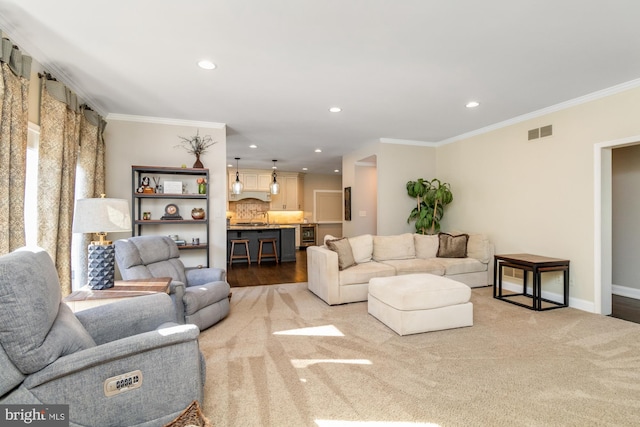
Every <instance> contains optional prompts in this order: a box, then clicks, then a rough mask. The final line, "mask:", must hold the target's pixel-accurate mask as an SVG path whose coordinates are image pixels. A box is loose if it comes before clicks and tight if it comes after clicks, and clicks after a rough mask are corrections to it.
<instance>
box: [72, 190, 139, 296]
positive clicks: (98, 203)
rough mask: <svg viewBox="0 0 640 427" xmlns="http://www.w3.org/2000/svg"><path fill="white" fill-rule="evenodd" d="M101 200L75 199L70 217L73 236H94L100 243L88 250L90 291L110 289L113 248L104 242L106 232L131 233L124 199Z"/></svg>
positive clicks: (127, 206)
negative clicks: (88, 234)
mask: <svg viewBox="0 0 640 427" xmlns="http://www.w3.org/2000/svg"><path fill="white" fill-rule="evenodd" d="M104 196H105V195H104V194H102V197H101V198H94V199H79V200H76V206H75V212H74V214H73V232H74V233H95V234H97V235H98V236H99V238H100V240H98V241H92V242H91V244H90V245H89V247H88V251H89V262H88V267H89V268H88V279H89V283H88V285H89V286H90V287H91V289H107V288H111V287H113V282H114V276H115V260H116V257H115V246H114V245H113V242H111V241H110V240H106V236H107V233H110V232H118V231H131V216H130V215H129V202H128V201H127V200H125V199H109V198H105V197H104Z"/></svg>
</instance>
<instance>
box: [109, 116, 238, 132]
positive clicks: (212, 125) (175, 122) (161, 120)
mask: <svg viewBox="0 0 640 427" xmlns="http://www.w3.org/2000/svg"><path fill="white" fill-rule="evenodd" d="M106 119H107V120H120V121H125V122H139V123H153V124H161V125H172V126H193V127H201V128H208V129H226V127H227V125H226V124H224V123H217V122H200V121H195V120H182V119H169V118H166V117H149V116H134V115H129V114H109V115H108V116H107V117H106Z"/></svg>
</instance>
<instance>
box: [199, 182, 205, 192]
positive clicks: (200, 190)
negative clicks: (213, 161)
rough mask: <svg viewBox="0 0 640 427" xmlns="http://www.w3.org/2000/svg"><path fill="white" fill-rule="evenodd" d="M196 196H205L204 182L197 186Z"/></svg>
mask: <svg viewBox="0 0 640 427" xmlns="http://www.w3.org/2000/svg"><path fill="white" fill-rule="evenodd" d="M198 194H207V184H205V183H204V182H203V183H201V184H198Z"/></svg>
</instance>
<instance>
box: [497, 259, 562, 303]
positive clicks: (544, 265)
mask: <svg viewBox="0 0 640 427" xmlns="http://www.w3.org/2000/svg"><path fill="white" fill-rule="evenodd" d="M504 267H510V268H515V269H519V270H522V271H523V272H524V278H523V280H522V293H514V294H508V295H504V294H503V292H502V269H503V268H504ZM551 271H562V272H563V277H564V283H563V301H562V302H557V301H553V300H550V299H547V298H542V289H541V287H542V277H541V276H542V273H546V272H551ZM528 272H531V273H532V276H533V284H532V286H531V292H532V293H531V294H529V293H527V277H528V274H527V273H528ZM520 296H524V297H528V298H531V304H524V303H522V302H519V301H516V300H515V299H512V298H514V297H520ZM493 297H494V298H496V299H499V300H502V301H507V302H509V303H511V304H515V305H519V306H521V307H525V308H528V309H529V310H535V311H544V310H552V309H554V308H562V307H568V306H569V260H566V259H559V258H549V257H545V256H541V255H533V254H526V253H525V254H506V255H495V256H494V270H493ZM543 302H546V303H547V306H546V307H543V305H542V303H543Z"/></svg>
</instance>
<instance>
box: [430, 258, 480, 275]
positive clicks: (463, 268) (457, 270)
mask: <svg viewBox="0 0 640 427" xmlns="http://www.w3.org/2000/svg"><path fill="white" fill-rule="evenodd" d="M438 263H439V264H440V265H441V266H442V267H443V269H444V272H443V274H446V275H447V276H452V275H454V274H464V273H477V272H479V271H487V266H488V264H483V263H481V262H480V261H478V260H477V259H475V258H470V257H467V258H438Z"/></svg>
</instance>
